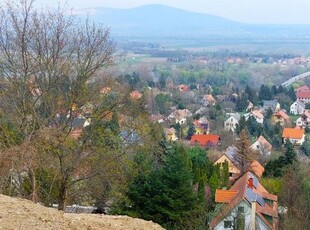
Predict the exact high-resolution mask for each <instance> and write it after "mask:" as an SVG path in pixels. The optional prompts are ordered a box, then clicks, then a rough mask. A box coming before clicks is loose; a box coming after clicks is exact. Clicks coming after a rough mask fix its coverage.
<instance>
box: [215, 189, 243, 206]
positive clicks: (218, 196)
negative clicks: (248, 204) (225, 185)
mask: <svg viewBox="0 0 310 230" xmlns="http://www.w3.org/2000/svg"><path fill="white" fill-rule="evenodd" d="M238 192H239V191H232V190H220V189H216V192H215V202H217V203H229V202H230V201H231V200H232V199H233V198H234V197H235V196H236V195H237V194H238Z"/></svg>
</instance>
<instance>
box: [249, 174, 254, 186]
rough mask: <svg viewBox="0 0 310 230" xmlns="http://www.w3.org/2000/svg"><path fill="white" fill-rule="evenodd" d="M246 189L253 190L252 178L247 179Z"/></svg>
mask: <svg viewBox="0 0 310 230" xmlns="http://www.w3.org/2000/svg"><path fill="white" fill-rule="evenodd" d="M248 187H249V188H250V189H253V188H254V182H253V177H249V179H248Z"/></svg>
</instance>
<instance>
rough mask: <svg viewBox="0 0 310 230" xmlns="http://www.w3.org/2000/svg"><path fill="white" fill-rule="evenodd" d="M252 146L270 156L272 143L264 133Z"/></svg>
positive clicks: (261, 153) (263, 154) (262, 153)
mask: <svg viewBox="0 0 310 230" xmlns="http://www.w3.org/2000/svg"><path fill="white" fill-rule="evenodd" d="M250 148H251V149H253V150H255V151H258V152H259V153H260V155H262V156H270V154H271V150H272V145H271V144H270V143H269V142H268V141H267V140H266V139H265V138H264V137H263V136H262V135H260V136H259V137H258V138H257V140H256V141H255V142H254V143H253V144H252V145H251V146H250Z"/></svg>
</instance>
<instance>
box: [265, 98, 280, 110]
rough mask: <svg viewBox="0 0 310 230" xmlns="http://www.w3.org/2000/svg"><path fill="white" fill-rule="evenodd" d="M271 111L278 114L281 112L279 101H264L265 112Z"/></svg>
mask: <svg viewBox="0 0 310 230" xmlns="http://www.w3.org/2000/svg"><path fill="white" fill-rule="evenodd" d="M268 109H271V110H272V112H277V111H279V110H280V104H279V102H278V101H277V100H264V101H263V110H264V111H267V110H268Z"/></svg>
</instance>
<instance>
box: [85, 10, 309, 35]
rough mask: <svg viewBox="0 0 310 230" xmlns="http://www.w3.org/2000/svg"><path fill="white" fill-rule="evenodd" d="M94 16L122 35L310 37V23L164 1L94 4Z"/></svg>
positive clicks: (116, 33) (95, 19) (96, 19)
mask: <svg viewBox="0 0 310 230" xmlns="http://www.w3.org/2000/svg"><path fill="white" fill-rule="evenodd" d="M86 11H89V12H90V14H89V15H90V18H91V19H92V20H94V21H95V22H98V23H102V24H103V25H105V26H108V27H110V28H111V32H112V35H114V36H120V37H154V38H158V37H180V36H183V37H205V36H207V37H226V38H227V37H232V38H233V37H239V38H242V37H248V38H251V37H252V38H261V39H264V38H265V37H268V38H273V37H276V38H281V39H284V40H285V39H289V40H292V39H300V38H301V37H302V38H303V39H304V38H308V37H310V26H309V25H254V24H245V23H240V22H234V21H230V20H228V19H225V18H222V17H218V16H213V15H208V14H201V13H194V12H189V11H186V10H182V9H177V8H173V7H168V6H164V5H146V6H142V7H137V8H132V9H111V8H92V9H86Z"/></svg>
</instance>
